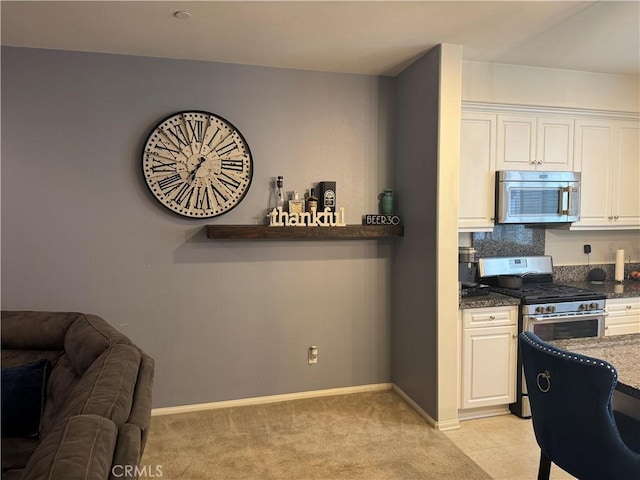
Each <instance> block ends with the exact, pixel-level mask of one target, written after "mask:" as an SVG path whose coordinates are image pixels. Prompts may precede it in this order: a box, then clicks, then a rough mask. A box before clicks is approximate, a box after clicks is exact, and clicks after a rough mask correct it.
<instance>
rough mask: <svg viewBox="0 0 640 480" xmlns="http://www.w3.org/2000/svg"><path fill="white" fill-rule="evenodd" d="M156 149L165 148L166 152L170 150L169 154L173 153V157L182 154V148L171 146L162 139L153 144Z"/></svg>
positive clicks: (175, 157)
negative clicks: (177, 148)
mask: <svg viewBox="0 0 640 480" xmlns="http://www.w3.org/2000/svg"><path fill="white" fill-rule="evenodd" d="M153 147H154V148H155V149H156V150H164V151H166V152H169V155H171V156H172V157H173V159H174V160H175V159H177V158H178V155H180V150H176V149H174V148H171V147H170V146H167V145H166V144H165V143H164V142H163V141H162V139H160V140H158V142H157V143H156V144H155V145H154V146H153Z"/></svg>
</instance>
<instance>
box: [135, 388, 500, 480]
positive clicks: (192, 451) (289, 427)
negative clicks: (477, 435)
mask: <svg viewBox="0 0 640 480" xmlns="http://www.w3.org/2000/svg"><path fill="white" fill-rule="evenodd" d="M141 465H143V466H146V468H147V469H148V470H150V471H157V469H160V470H161V472H162V479H163V480H215V479H224V480H239V479H247V480H253V479H260V480H288V479H291V480H307V479H309V480H315V479H318V480H341V479H345V480H346V479H349V480H357V479H363V480H364V479H366V480H377V479H381V480H382V479H385V480H386V479H398V480H412V479H416V480H445V479H453V480H458V479H460V480H463V479H465V480H476V479H477V480H484V479H491V477H490V476H489V475H488V474H487V473H485V472H484V471H483V470H482V469H481V468H480V467H479V466H478V465H477V464H475V463H474V462H473V461H472V460H471V459H470V458H469V457H467V456H466V455H465V454H464V453H463V452H462V451H461V450H460V449H459V448H458V447H456V446H455V445H454V444H453V442H452V441H451V440H449V439H448V438H447V437H446V436H445V435H444V434H443V433H442V432H439V431H437V430H435V429H433V428H432V427H430V426H429V425H428V424H427V423H426V422H425V421H424V420H423V419H422V417H420V416H419V415H418V414H417V413H416V412H415V411H414V410H413V409H412V408H411V407H410V406H409V405H408V404H407V403H406V402H405V401H404V400H402V398H400V397H399V396H398V395H397V394H396V393H395V392H393V391H391V390H389V391H382V392H370V393H354V394H349V395H337V396H330V397H320V398H312V399H303V400H293V401H287V402H280V403H270V404H266V405H254V406H244V407H237V408H224V409H216V410H207V411H201V412H194V413H183V414H176V415H164V416H155V417H152V419H151V429H150V435H149V440H148V442H147V446H146V449H145V453H144V456H143V458H142V462H141Z"/></svg>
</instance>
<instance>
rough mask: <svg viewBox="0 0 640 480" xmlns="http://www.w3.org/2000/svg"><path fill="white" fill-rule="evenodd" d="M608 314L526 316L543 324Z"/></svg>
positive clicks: (603, 312)
mask: <svg viewBox="0 0 640 480" xmlns="http://www.w3.org/2000/svg"><path fill="white" fill-rule="evenodd" d="M608 316H609V312H605V311H600V312H598V313H595V312H594V313H588V314H587V313H569V314H562V313H559V314H557V315H553V314H552V315H542V316H528V317H527V318H528V319H529V320H533V321H534V322H544V321H546V320H589V318H597V317H608Z"/></svg>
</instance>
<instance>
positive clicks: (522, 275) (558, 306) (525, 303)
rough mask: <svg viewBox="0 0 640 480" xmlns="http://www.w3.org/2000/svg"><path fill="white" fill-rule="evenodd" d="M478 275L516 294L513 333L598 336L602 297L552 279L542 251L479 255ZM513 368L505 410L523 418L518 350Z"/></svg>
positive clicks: (523, 391) (544, 336) (554, 337)
mask: <svg viewBox="0 0 640 480" xmlns="http://www.w3.org/2000/svg"><path fill="white" fill-rule="evenodd" d="M478 274H479V277H480V281H481V282H482V283H485V284H487V285H490V288H491V290H492V291H495V292H498V293H502V294H504V295H510V296H512V297H517V298H519V299H520V307H519V314H518V333H520V332H523V331H531V332H534V333H535V334H536V335H538V336H539V337H540V338H541V339H543V340H545V341H551V340H561V339H566V338H583V337H600V336H603V335H604V326H605V325H604V319H605V316H606V312H605V298H606V296H605V295H603V294H600V293H594V292H592V291H590V290H585V289H582V288H578V287H574V286H571V285H563V284H558V283H555V282H554V281H553V261H552V258H551V257H550V256H548V255H539V256H524V257H488V258H481V259H480V260H479V262H478ZM501 285H502V286H501ZM505 285H509V286H510V287H507V286H505ZM514 287H515V288H514ZM516 371H517V372H518V373H517V375H518V377H517V384H516V385H517V388H516V390H517V392H516V402H515V403H513V404H511V405H510V409H511V411H512V412H513V413H515V414H516V415H518V416H520V417H523V418H528V417H530V416H531V409H530V407H529V400H528V397H527V387H526V385H525V382H524V376H523V375H522V362H521V359H520V353H519V352H518V368H517V369H516Z"/></svg>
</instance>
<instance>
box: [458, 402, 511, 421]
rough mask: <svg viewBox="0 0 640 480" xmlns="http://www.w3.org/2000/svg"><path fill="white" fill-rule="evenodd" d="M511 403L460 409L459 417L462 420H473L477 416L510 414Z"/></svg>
mask: <svg viewBox="0 0 640 480" xmlns="http://www.w3.org/2000/svg"><path fill="white" fill-rule="evenodd" d="M509 413H511V412H510V411H509V405H496V406H494V407H479V408H467V409H466V410H458V418H459V419H460V420H473V419H476V418H486V417H495V416H498V415H508V414H509Z"/></svg>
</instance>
